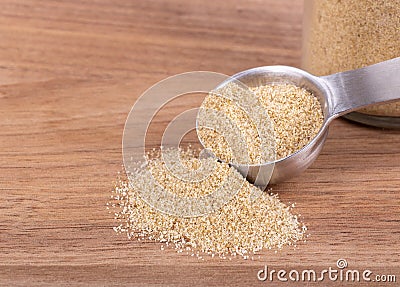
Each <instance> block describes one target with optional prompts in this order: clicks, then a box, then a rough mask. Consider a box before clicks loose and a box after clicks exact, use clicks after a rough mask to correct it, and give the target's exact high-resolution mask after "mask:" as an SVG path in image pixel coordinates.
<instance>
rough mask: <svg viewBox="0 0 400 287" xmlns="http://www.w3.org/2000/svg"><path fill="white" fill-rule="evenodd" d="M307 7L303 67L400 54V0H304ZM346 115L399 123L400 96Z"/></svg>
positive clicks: (358, 63) (333, 69) (355, 63)
mask: <svg viewBox="0 0 400 287" xmlns="http://www.w3.org/2000/svg"><path fill="white" fill-rule="evenodd" d="M304 9H305V10H304V29H303V57H302V68H303V69H304V70H306V71H308V72H310V73H312V74H314V75H318V76H322V75H328V74H333V73H337V72H342V71H346V70H352V69H357V68H361V67H364V66H368V65H372V64H375V63H378V62H381V61H385V60H389V59H392V58H396V57H399V56H400V0H305V7H304ZM399 78H400V75H399ZM399 97H400V94H399ZM346 117H347V118H348V119H351V120H354V121H357V122H360V123H364V124H368V125H372V126H377V127H387V128H400V101H397V102H392V103H388V104H381V105H375V106H371V107H367V108H364V109H361V110H359V111H357V112H353V113H350V114H348V115H346Z"/></svg>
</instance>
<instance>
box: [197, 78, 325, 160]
mask: <svg viewBox="0 0 400 287" xmlns="http://www.w3.org/2000/svg"><path fill="white" fill-rule="evenodd" d="M228 91H229V90H228ZM251 91H252V92H253V93H254V94H255V96H256V97H257V100H258V103H257V105H258V106H259V107H260V108H262V109H263V110H264V113H267V116H266V120H264V122H265V126H266V130H264V131H263V130H261V129H258V131H257V129H256V128H255V127H253V126H252V125H251V121H250V119H249V117H245V116H244V115H242V114H241V112H240V108H239V107H236V108H235V109H234V108H224V107H225V106H229V107H230V106H234V105H235V103H232V102H229V100H227V99H226V98H224V97H222V96H216V95H214V94H213V93H210V95H208V96H207V97H206V99H205V101H204V102H203V105H202V108H203V109H215V110H219V111H222V112H224V115H225V116H226V117H228V118H230V119H233V121H234V122H235V123H236V125H237V126H238V127H239V128H240V131H241V132H242V133H245V138H246V139H251V142H250V143H249V146H250V149H249V150H250V151H251V152H252V153H251V156H250V159H251V160H250V161H249V162H241V163H249V164H256V163H265V162H269V161H271V158H272V156H269V157H257V155H259V153H257V152H259V150H258V148H260V144H259V138H260V136H261V137H263V138H266V139H268V140H266V141H264V144H263V145H262V148H263V149H267V148H268V147H269V148H271V147H272V148H273V149H274V152H275V154H274V156H275V157H274V158H273V159H274V160H275V159H276V160H279V159H281V158H285V157H287V156H289V155H291V154H293V153H295V152H296V151H298V150H300V149H302V148H303V147H304V146H306V145H307V144H308V143H309V142H310V141H311V140H312V139H313V138H314V137H315V136H316V135H317V134H318V132H319V130H320V129H321V127H322V124H323V121H324V117H323V114H322V107H321V104H320V103H319V101H318V99H317V98H316V97H315V96H314V95H313V94H312V93H311V92H309V91H307V90H306V89H304V88H301V87H297V86H295V85H293V84H271V85H265V86H258V87H254V88H251ZM224 93H227V90H225V91H224ZM222 94H223V93H222ZM245 96H247V95H242V98H246V97H245ZM243 104H246V103H243ZM247 105H251V104H250V103H249V104H247ZM258 114H262V112H260V110H257V112H256V113H255V114H253V115H250V116H251V119H252V118H257V115H258ZM200 116H201V114H200ZM204 116H205V115H204ZM208 118H211V117H208ZM224 123H226V121H222V120H220V119H219V118H217V117H215V119H214V122H213V123H212V126H213V127H216V128H219V129H225V130H226V132H227V133H229V131H231V130H232V128H230V127H226V126H224ZM257 132H258V133H257ZM225 134H226V133H225ZM198 135H199V138H200V140H201V141H202V143H203V144H204V146H205V147H207V148H210V149H211V150H212V151H213V152H214V153H215V155H216V156H217V157H218V158H220V159H222V160H224V161H227V162H230V160H231V158H232V154H234V155H235V153H233V152H232V149H231V148H232V146H230V145H228V143H227V142H226V140H225V139H224V137H223V136H221V135H222V133H218V132H216V131H209V130H202V129H201V127H200V129H199V132H198ZM268 136H270V137H271V136H273V137H274V140H271V139H270V138H269V137H268ZM234 144H237V141H234ZM268 154H269V155H271V152H269V153H268ZM272 161H273V160H272Z"/></svg>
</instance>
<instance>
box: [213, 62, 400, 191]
mask: <svg viewBox="0 0 400 287" xmlns="http://www.w3.org/2000/svg"><path fill="white" fill-rule="evenodd" d="M232 80H237V81H240V82H242V83H243V84H245V85H247V86H248V87H257V86H261V85H267V84H279V83H289V84H294V85H296V86H299V87H302V88H305V89H307V90H309V91H311V92H312V93H313V94H314V95H315V96H316V97H317V98H318V100H319V102H320V103H321V106H322V109H323V115H324V122H323V125H322V127H321V129H320V131H319V132H318V134H317V135H316V136H315V137H314V138H313V139H312V140H311V141H310V142H309V143H308V144H307V145H306V146H305V147H303V148H302V149H301V150H299V151H297V152H295V153H293V154H291V155H289V156H287V157H285V158H282V159H279V160H276V161H274V162H269V163H264V164H260V165H241V164H232V165H233V166H235V167H236V168H237V169H238V170H239V172H241V173H242V174H243V175H244V176H246V177H247V179H248V180H249V181H250V182H252V183H254V184H255V185H260V186H266V185H267V184H268V183H271V184H274V183H278V182H282V181H285V180H287V179H289V178H291V177H293V176H295V175H298V174H300V173H301V172H303V171H304V170H305V169H307V168H308V167H309V166H310V165H311V164H312V163H313V162H314V160H315V159H316V158H317V156H318V155H319V153H320V152H321V150H322V147H323V145H324V142H325V140H326V137H327V134H328V128H329V124H330V123H331V122H332V120H334V119H335V118H337V117H339V116H342V115H344V114H347V113H349V112H351V111H354V110H357V109H359V108H362V107H365V106H369V105H374V104H378V103H382V102H389V101H394V100H400V57H399V58H395V59H392V60H388V61H385V62H381V63H378V64H375V65H371V66H368V67H364V68H361V69H356V70H351V71H346V72H342V73H337V74H332V75H329V76H323V77H316V76H314V75H311V74H309V73H307V72H305V71H303V70H300V69H297V68H293V67H288V66H266V67H258V68H254V69H249V70H246V71H243V72H240V73H237V74H235V75H233V76H232V79H230V80H227V81H224V82H223V83H221V84H220V85H219V86H218V87H217V88H216V89H219V88H221V87H223V86H224V85H226V84H227V83H229V82H231V81H232ZM271 170H272V175H271Z"/></svg>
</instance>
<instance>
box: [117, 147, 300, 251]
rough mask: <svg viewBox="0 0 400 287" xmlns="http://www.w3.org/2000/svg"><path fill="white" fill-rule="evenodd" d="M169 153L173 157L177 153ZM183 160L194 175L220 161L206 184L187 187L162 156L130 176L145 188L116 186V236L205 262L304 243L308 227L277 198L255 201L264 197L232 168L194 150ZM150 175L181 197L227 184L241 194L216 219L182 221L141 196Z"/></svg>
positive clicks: (214, 215)
mask: <svg viewBox="0 0 400 287" xmlns="http://www.w3.org/2000/svg"><path fill="white" fill-rule="evenodd" d="M164 152H165V153H166V154H167V156H168V153H172V150H166V151H164ZM175 152H176V150H175ZM179 154H180V160H181V162H182V164H183V165H184V166H185V167H187V168H188V169H189V170H190V169H191V170H199V167H200V166H201V164H206V163H205V162H204V161H210V160H213V161H214V162H213V164H215V165H216V166H215V169H214V171H213V173H212V174H210V175H209V176H207V177H205V178H204V179H203V180H202V181H196V182H187V181H183V180H181V179H179V178H178V177H175V176H174V175H172V174H171V172H170V170H169V169H168V168H166V166H165V163H164V162H163V161H162V159H161V157H160V156H159V155H158V156H157V155H156V156H155V157H153V158H152V159H149V161H148V164H147V166H145V167H143V168H142V169H139V170H137V171H136V172H135V173H134V174H131V175H130V176H131V178H138V179H139V178H140V179H141V180H140V181H139V184H138V183H136V184H135V183H133V184H132V185H129V184H128V181H127V180H124V179H121V180H119V181H118V182H117V184H116V186H115V189H114V195H113V203H112V206H113V208H115V209H117V210H116V212H115V218H116V219H117V220H118V221H119V222H120V224H119V225H118V226H117V227H115V228H114V229H115V231H117V232H119V233H125V234H127V235H128V237H129V238H132V239H137V240H153V241H157V242H161V243H163V245H162V246H161V249H164V247H165V246H172V247H173V248H175V249H176V250H177V252H178V253H180V252H188V253H191V254H192V255H195V256H197V257H199V258H202V256H203V255H204V254H209V255H210V256H212V257H214V256H219V257H221V258H227V257H231V256H242V257H243V258H244V259H248V258H251V256H252V255H253V254H255V253H256V252H259V251H261V250H262V249H272V248H273V249H280V248H282V247H284V246H287V245H295V243H296V242H297V241H299V240H302V239H304V234H305V232H306V227H305V226H304V225H302V224H301V223H300V222H299V220H298V217H297V216H296V215H294V214H292V207H293V206H287V205H285V204H284V203H282V202H281V201H280V200H279V198H278V196H277V195H270V194H268V193H266V192H262V193H261V195H260V196H259V197H258V198H256V199H251V197H250V194H251V193H252V192H256V191H258V192H260V191H259V190H258V189H257V188H256V187H254V186H253V185H251V184H250V183H248V182H247V181H245V180H244V178H243V177H242V176H241V175H240V173H239V172H237V171H236V170H235V169H234V168H232V167H230V166H229V165H228V164H226V163H221V162H219V161H217V160H216V159H213V158H207V159H200V158H197V159H196V158H195V157H194V152H193V151H192V150H190V149H187V150H179ZM145 169H148V170H151V171H152V174H153V175H154V178H155V180H156V181H158V183H159V184H160V186H162V187H163V188H164V189H167V190H168V191H170V192H171V193H174V194H176V195H178V196H192V197H199V196H203V195H206V194H209V193H212V192H213V191H214V190H215V189H216V188H217V187H218V186H220V185H222V184H223V183H224V182H225V181H226V180H228V181H229V183H230V184H232V185H236V184H239V186H241V188H240V189H239V190H238V192H237V194H236V195H235V196H234V197H233V198H232V199H231V200H230V201H229V202H228V203H227V204H225V205H224V206H223V207H222V208H220V209H218V210H217V211H215V212H213V213H210V214H207V215H204V216H198V217H190V218H183V217H176V216H172V215H168V214H165V213H161V212H159V211H157V210H155V209H154V208H152V207H150V206H149V205H148V204H146V203H145V202H144V201H143V200H142V199H141V197H140V196H139V192H138V189H140V188H146V184H145V182H144V181H146V180H149V179H146V178H143V173H144V170H145ZM140 182H141V183H140Z"/></svg>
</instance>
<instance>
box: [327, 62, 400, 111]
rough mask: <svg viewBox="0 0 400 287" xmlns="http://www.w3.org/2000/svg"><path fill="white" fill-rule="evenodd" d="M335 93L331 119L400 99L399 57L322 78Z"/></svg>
mask: <svg viewBox="0 0 400 287" xmlns="http://www.w3.org/2000/svg"><path fill="white" fill-rule="evenodd" d="M321 79H322V80H323V81H325V83H326V84H327V86H328V87H329V89H330V90H331V92H332V94H331V95H332V96H331V99H329V100H330V101H331V105H330V106H331V109H330V111H329V112H330V116H331V117H338V116H341V115H344V114H347V113H349V112H351V111H353V110H356V109H359V108H362V107H365V106H369V105H373V104H378V103H381V102H387V101H394V100H400V57H398V58H394V59H391V60H388V61H384V62H380V63H378V64H375V65H371V66H367V67H364V68H361V69H356V70H351V71H346V72H342V73H337V74H332V75H329V76H323V77H321Z"/></svg>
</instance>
